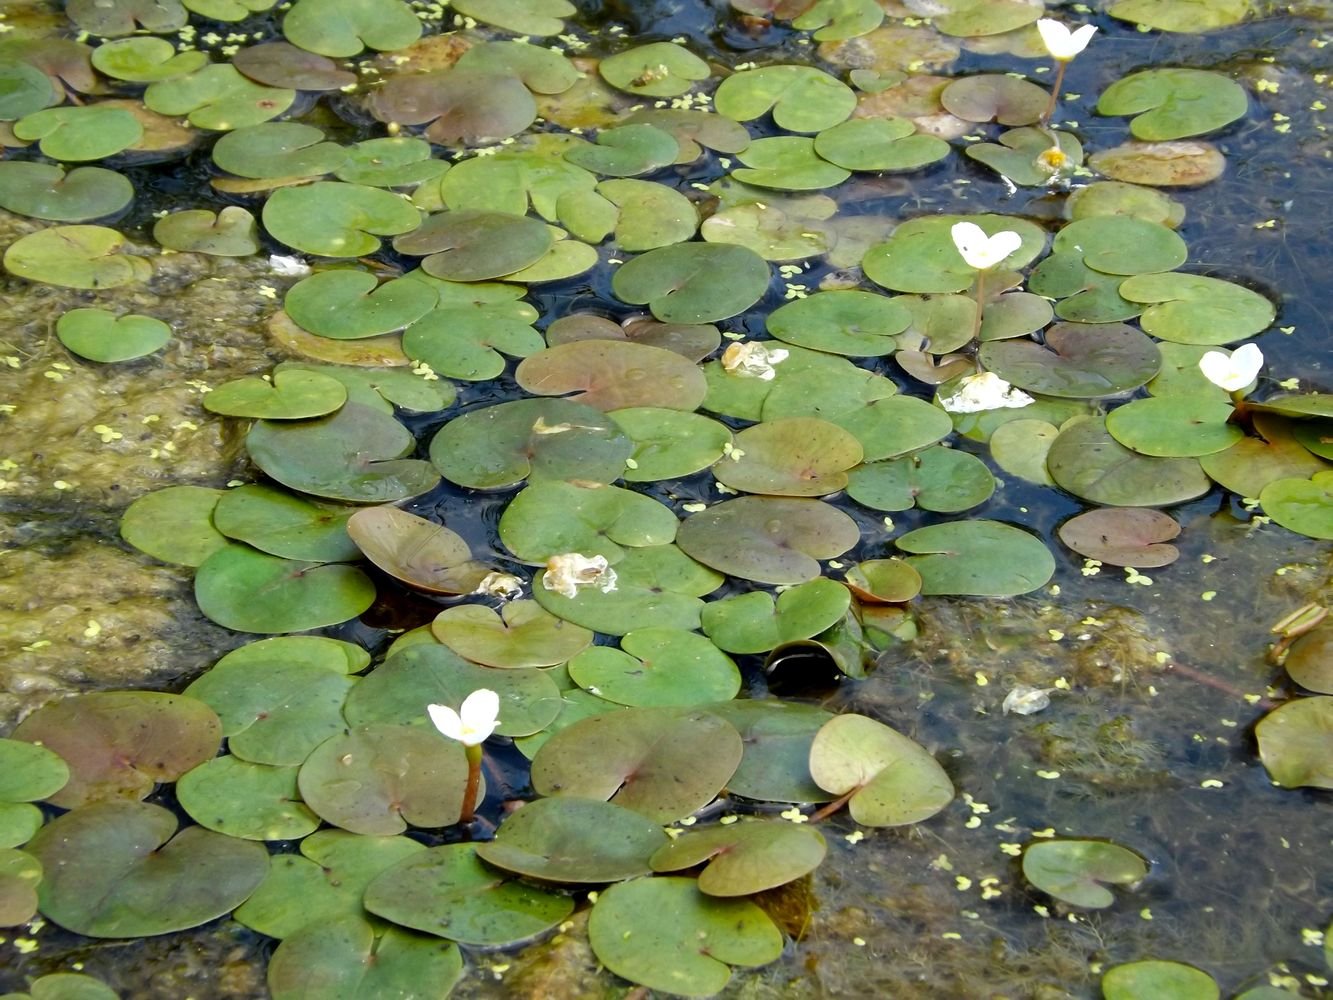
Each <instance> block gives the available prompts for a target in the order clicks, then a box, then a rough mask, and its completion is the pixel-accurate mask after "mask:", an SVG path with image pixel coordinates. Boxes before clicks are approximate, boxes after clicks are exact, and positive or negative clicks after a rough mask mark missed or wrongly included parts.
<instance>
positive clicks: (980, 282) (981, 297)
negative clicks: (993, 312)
mask: <svg viewBox="0 0 1333 1000" xmlns="http://www.w3.org/2000/svg"><path fill="white" fill-rule="evenodd" d="M985 302H986V272H985V271H978V272H977V314H976V315H975V316H974V317H973V318H972V343H973V345H974V346H975V344H976V342H977V340H978V338H980V337H981V309H982V306H983V305H985Z"/></svg>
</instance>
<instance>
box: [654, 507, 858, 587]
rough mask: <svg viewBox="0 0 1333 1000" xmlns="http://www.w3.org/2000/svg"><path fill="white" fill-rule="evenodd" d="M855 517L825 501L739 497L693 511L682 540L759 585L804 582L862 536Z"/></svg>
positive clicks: (696, 553)
mask: <svg viewBox="0 0 1333 1000" xmlns="http://www.w3.org/2000/svg"><path fill="white" fill-rule="evenodd" d="M860 536H861V532H860V529H859V528H858V527H857V526H856V522H855V521H853V520H852V519H851V518H850V517H848V516H847V515H846V514H844V513H843V512H842V511H840V510H838V509H837V508H836V507H832V506H830V505H828V504H826V503H824V502H823V501H820V500H806V499H798V498H789V497H738V498H737V499H735V500H727V501H724V502H722V503H720V504H716V505H715V506H713V507H710V508H709V509H708V510H705V511H701V512H699V513H697V514H693V515H691V516H690V517H689V518H687V519H686V520H685V521H684V522H683V523H682V524H681V526H680V529H679V531H678V532H677V537H676V544H677V545H679V546H680V548H681V549H682V551H684V552H685V554H686V555H688V556H691V557H692V558H694V559H697V560H699V562H701V563H703V564H704V565H705V566H711V567H712V568H713V569H716V570H718V571H719V572H722V573H726V574H728V575H731V576H738V577H740V578H741V579H743V580H753V581H755V582H756V583H773V584H783V583H803V582H804V581H806V580H813V579H814V578H815V577H817V576H819V573H820V566H819V563H818V562H817V561H816V560H818V559H836V558H837V557H838V556H840V555H842V554H843V553H844V552H846V551H847V550H848V549H850V548H851V547H852V546H853V545H855V544H856V543H857V542H858V541H859V540H860Z"/></svg>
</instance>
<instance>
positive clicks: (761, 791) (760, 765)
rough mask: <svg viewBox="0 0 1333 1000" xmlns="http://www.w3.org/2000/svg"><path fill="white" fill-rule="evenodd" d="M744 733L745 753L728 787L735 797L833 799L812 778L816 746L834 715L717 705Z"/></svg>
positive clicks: (791, 705) (773, 702)
mask: <svg viewBox="0 0 1333 1000" xmlns="http://www.w3.org/2000/svg"><path fill="white" fill-rule="evenodd" d="M709 711H710V712H712V713H713V714H714V715H718V716H720V717H722V718H723V719H726V720H727V721H728V722H730V723H731V724H732V725H733V726H735V727H736V729H737V731H738V732H739V733H740V734H741V739H742V741H743V742H744V744H745V753H744V756H743V757H741V764H740V767H738V768H737V769H736V773H735V774H733V775H732V776H731V780H730V781H728V782H727V790H728V791H729V792H731V793H732V794H733V795H743V796H745V797H746V798H748V799H755V800H757V801H774V802H824V801H827V800H828V799H831V798H833V796H831V795H829V794H828V793H827V792H825V791H824V790H823V789H822V788H820V787H819V786H818V785H816V784H815V783H814V782H813V781H812V780H811V779H810V743H811V742H812V741H813V740H814V738H815V733H817V732H818V731H819V729H820V727H822V726H823V725H824V723H826V722H828V721H829V719H831V718H833V716H832V715H831V714H829V713H828V712H825V711H824V710H823V709H820V708H816V707H814V706H813V705H802V704H799V703H797V702H789V701H779V700H777V699H776V698H766V699H763V700H751V699H740V700H737V701H728V702H723V703H721V704H718V705H713V706H711V707H710V708H709Z"/></svg>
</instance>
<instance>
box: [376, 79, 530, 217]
mask: <svg viewBox="0 0 1333 1000" xmlns="http://www.w3.org/2000/svg"><path fill="white" fill-rule="evenodd" d="M368 106H369V109H370V112H371V113H372V114H373V115H375V117H376V118H378V119H379V120H380V121H383V122H399V123H401V124H406V125H425V126H426V130H425V133H424V134H425V137H426V138H427V139H429V140H430V141H431V142H433V143H436V144H439V145H449V146H454V145H463V144H467V143H477V142H483V141H490V142H494V141H495V140H497V139H507V138H509V137H510V136H514V135H517V134H518V133H520V132H522V131H523V130H524V129H526V128H527V127H528V126H529V125H531V124H532V122H533V119H535V118H536V117H537V103H536V101H534V100H533V98H532V93H531V92H530V91H529V90H528V88H527V87H525V86H524V85H523V81H522V80H521V79H519V77H518V76H516V75H514V74H512V73H505V72H502V71H495V70H491V69H482V68H477V67H473V68H457V69H451V70H444V71H437V72H429V73H403V74H398V75H395V76H393V77H391V78H390V79H389V80H388V82H387V83H385V85H384V86H383V87H380V88H379V89H377V90H376V91H375V92H374V93H373V94H372V96H371V98H370V100H369V102H368ZM457 172H458V171H457V168H454V169H453V170H450V171H449V173H450V174H455V173H457ZM456 181H457V179H455V182H456ZM444 182H445V184H446V185H448V184H449V183H450V179H449V175H445V178H444ZM450 207H451V208H455V207H459V206H454V205H450ZM516 214H517V213H516Z"/></svg>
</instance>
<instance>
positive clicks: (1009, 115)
mask: <svg viewBox="0 0 1333 1000" xmlns="http://www.w3.org/2000/svg"><path fill="white" fill-rule="evenodd" d="M1020 6H1026V5H1020ZM1049 100H1050V94H1048V93H1047V92H1046V91H1045V90H1043V89H1042V88H1041V87H1038V86H1037V85H1036V84H1035V83H1031V82H1029V81H1028V80H1024V79H1022V78H1019V77H1013V76H1006V75H1003V74H1000V73H980V74H978V75H976V76H965V77H963V78H962V79H959V80H955V81H954V82H953V83H951V84H949V85H948V86H947V87H945V88H944V89H943V90H942V91H941V92H940V103H941V104H942V105H943V106H944V110H945V111H947V112H949V114H951V115H953V116H954V117H956V118H961V119H963V121H966V122H992V121H993V122H998V123H999V124H1001V125H1011V126H1012V125H1031V124H1033V123H1034V122H1036V121H1038V120H1039V119H1040V118H1041V116H1042V114H1043V113H1044V112H1045V110H1046V105H1047V103H1048V102H1049Z"/></svg>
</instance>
